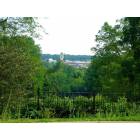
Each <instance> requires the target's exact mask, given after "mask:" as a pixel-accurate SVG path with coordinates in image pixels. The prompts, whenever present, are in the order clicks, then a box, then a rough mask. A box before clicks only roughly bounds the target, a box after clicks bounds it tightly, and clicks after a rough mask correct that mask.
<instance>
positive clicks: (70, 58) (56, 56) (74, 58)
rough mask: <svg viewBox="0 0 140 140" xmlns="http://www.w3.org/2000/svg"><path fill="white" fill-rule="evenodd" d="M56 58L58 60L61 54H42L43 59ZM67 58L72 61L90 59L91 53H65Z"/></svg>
mask: <svg viewBox="0 0 140 140" xmlns="http://www.w3.org/2000/svg"><path fill="white" fill-rule="evenodd" d="M50 58H51V59H54V60H58V59H59V58H60V55H59V54H42V59H43V60H45V61H47V60H48V59H50ZM64 59H65V60H70V61H90V59H91V56H90V55H70V54H65V56H64Z"/></svg>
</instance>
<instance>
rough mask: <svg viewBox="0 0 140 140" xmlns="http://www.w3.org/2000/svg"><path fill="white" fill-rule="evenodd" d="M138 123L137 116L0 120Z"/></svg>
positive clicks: (13, 120) (8, 121)
mask: <svg viewBox="0 0 140 140" xmlns="http://www.w3.org/2000/svg"><path fill="white" fill-rule="evenodd" d="M123 121H124V122H126V121H128V122H140V115H139V116H126V117H107V118H103V117H100V118H97V117H89V118H46V119H9V120H2V119H1V120H0V123H48V122H123Z"/></svg>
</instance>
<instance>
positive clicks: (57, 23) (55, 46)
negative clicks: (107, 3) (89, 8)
mask: <svg viewBox="0 0 140 140" xmlns="http://www.w3.org/2000/svg"><path fill="white" fill-rule="evenodd" d="M117 19H118V17H110V18H107V17H98V16H97V17H92V16H56V17H54V16H53V17H47V18H42V19H40V23H41V24H42V25H43V26H44V28H45V29H46V31H47V33H48V34H47V35H43V37H42V39H41V40H39V41H37V43H38V44H40V46H41V49H42V53H50V54H59V53H60V52H63V53H66V54H90V55H91V54H92V52H91V48H92V47H93V46H95V35H96V34H97V32H98V31H99V30H100V29H101V26H102V25H103V23H104V22H105V21H107V22H109V23H110V24H111V25H113V24H115V21H116V20H117Z"/></svg>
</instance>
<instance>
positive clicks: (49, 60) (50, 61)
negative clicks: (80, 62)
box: [48, 58, 56, 63]
mask: <svg viewBox="0 0 140 140" xmlns="http://www.w3.org/2000/svg"><path fill="white" fill-rule="evenodd" d="M48 62H49V63H52V62H54V63H55V62H56V60H54V59H52V58H49V59H48Z"/></svg>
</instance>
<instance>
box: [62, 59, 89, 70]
mask: <svg viewBox="0 0 140 140" xmlns="http://www.w3.org/2000/svg"><path fill="white" fill-rule="evenodd" d="M64 63H65V64H68V65H70V66H73V67H76V68H88V66H89V64H90V61H69V60H66V61H64Z"/></svg>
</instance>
